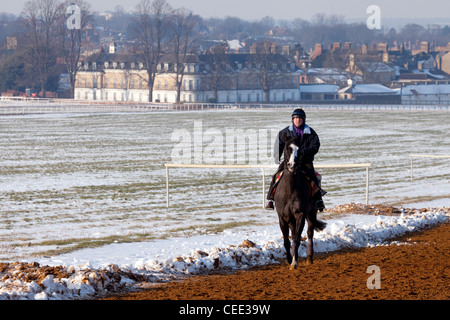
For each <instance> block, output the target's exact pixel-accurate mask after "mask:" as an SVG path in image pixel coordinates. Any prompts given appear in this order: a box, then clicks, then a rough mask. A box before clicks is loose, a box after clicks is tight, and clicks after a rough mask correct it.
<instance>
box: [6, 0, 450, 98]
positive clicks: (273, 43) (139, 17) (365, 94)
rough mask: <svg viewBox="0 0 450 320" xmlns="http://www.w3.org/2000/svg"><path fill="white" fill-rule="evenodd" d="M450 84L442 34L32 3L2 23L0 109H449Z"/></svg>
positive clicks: (157, 6)
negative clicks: (44, 102)
mask: <svg viewBox="0 0 450 320" xmlns="http://www.w3.org/2000/svg"><path fill="white" fill-rule="evenodd" d="M287 10H288V8H287ZM449 81H450V26H448V25H442V24H435V25H426V26H422V25H419V24H406V25H404V26H403V27H402V28H400V29H394V28H390V29H387V28H384V29H383V28H382V29H379V30H376V29H374V30H370V29H369V28H367V26H366V25H365V24H362V23H361V24H358V23H346V22H345V19H344V18H343V17H340V16H335V15H329V16H328V15H325V14H320V13H319V14H317V15H316V16H314V17H313V18H312V19H311V21H307V20H303V19H296V20H293V21H279V20H275V19H273V18H271V17H265V18H262V19H261V20H259V21H245V20H242V19H239V18H235V17H228V18H223V19H218V18H209V19H204V18H202V17H200V16H197V15H194V14H193V13H192V12H190V11H189V10H187V9H184V8H173V7H171V5H170V3H169V2H167V1H165V0H153V1H150V0H142V1H141V2H140V3H139V4H138V5H137V6H136V8H135V11H134V12H125V11H124V10H123V8H122V7H120V6H118V7H116V9H115V10H114V11H112V12H91V10H90V5H89V3H88V2H86V1H82V0H78V1H60V2H58V1H57V0H52V1H45V0H32V1H29V3H28V5H27V6H26V7H25V8H24V9H23V12H22V14H21V15H20V16H15V15H12V14H6V13H3V14H1V13H0V94H1V97H0V99H1V98H8V97H33V98H64V99H77V100H92V101H110V102H115V101H116V102H123V103H127V102H129V103H148V102H154V103H158V102H159V103H286V102H293V103H295V102H308V103H361V104H366V103H373V104H436V105H449V104H450V84H449V83H450V82H449Z"/></svg>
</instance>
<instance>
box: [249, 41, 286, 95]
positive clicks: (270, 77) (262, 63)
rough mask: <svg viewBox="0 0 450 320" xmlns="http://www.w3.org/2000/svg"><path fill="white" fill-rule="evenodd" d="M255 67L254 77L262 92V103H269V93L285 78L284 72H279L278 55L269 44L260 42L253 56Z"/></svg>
mask: <svg viewBox="0 0 450 320" xmlns="http://www.w3.org/2000/svg"><path fill="white" fill-rule="evenodd" d="M254 61H255V65H256V72H255V76H256V78H257V79H258V81H259V84H260V87H261V89H262V90H263V91H264V101H266V102H269V101H270V91H271V90H272V89H274V88H275V87H276V86H277V85H278V84H279V83H280V82H281V81H282V80H283V79H285V78H286V75H285V73H284V72H281V69H279V68H280V66H279V63H280V62H281V63H282V64H283V63H284V62H282V61H280V55H279V54H277V53H276V52H274V49H273V45H272V43H270V42H262V43H260V46H259V51H258V52H257V53H256V54H254Z"/></svg>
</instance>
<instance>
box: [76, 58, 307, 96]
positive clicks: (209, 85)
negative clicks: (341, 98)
mask: <svg viewBox="0 0 450 320" xmlns="http://www.w3.org/2000/svg"><path fill="white" fill-rule="evenodd" d="M143 61H144V59H142V56H140V55H138V54H105V53H102V54H96V55H93V56H91V57H89V58H88V59H86V60H85V61H84V62H82V63H80V71H79V72H78V74H77V79H76V87H75V99H83V100H102V101H123V102H148V101H149V91H150V90H149V86H148V74H147V71H146V70H145V65H144V62H143ZM178 65H179V64H177V63H176V59H175V56H174V55H166V56H163V57H162V58H161V61H160V63H159V64H158V66H157V75H156V77H155V81H154V85H153V98H152V102H168V103H175V102H177V97H178V96H179V101H180V102H217V103H236V102H244V103H253V102H264V101H267V102H285V101H299V100H300V95H299V91H298V85H299V78H300V75H302V73H303V71H301V70H300V69H298V67H297V66H296V65H295V62H294V61H291V60H290V58H289V57H288V56H285V55H280V54H266V55H260V54H222V55H213V54H203V55H191V56H189V57H187V58H186V60H185V63H184V64H183V69H181V70H177V69H178V67H177V66H178ZM180 71H182V72H180ZM177 77H178V81H177ZM178 88H179V90H178Z"/></svg>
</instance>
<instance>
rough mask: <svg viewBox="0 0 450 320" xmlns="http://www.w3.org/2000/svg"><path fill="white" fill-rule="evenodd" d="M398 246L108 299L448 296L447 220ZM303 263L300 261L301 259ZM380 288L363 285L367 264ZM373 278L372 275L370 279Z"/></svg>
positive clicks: (320, 257) (196, 279) (195, 279)
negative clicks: (376, 271) (375, 269)
mask: <svg viewBox="0 0 450 320" xmlns="http://www.w3.org/2000/svg"><path fill="white" fill-rule="evenodd" d="M394 240H396V241H400V242H402V244H401V245H397V244H392V245H390V246H379V247H373V248H364V249H359V250H346V251H339V252H333V253H329V254H318V255H316V257H315V261H314V264H313V265H311V266H305V265H303V263H300V266H299V268H298V269H297V270H294V271H290V270H289V268H288V266H287V264H286V263H282V264H281V265H273V266H267V267H262V268H255V269H253V270H248V271H237V272H234V273H228V274H215V275H208V276H195V277H191V278H188V279H186V280H183V281H180V282H171V283H167V284H162V285H159V286H158V287H153V288H147V289H143V290H141V291H139V292H133V293H129V294H125V295H116V296H112V297H109V298H107V299H108V300H313V299H314V300H342V299H345V300H347V299H349V300H374V299H375V300H376V299H381V300H448V299H450V269H449V261H450V259H449V258H450V224H449V223H446V224H442V225H440V226H438V227H435V228H433V229H428V230H423V231H420V232H415V233H410V234H407V235H405V236H403V237H400V238H396V239H394ZM301 262H302V261H301ZM372 265H375V266H378V267H379V268H380V281H381V282H380V284H381V288H380V289H376V288H375V289H368V286H367V283H368V282H369V283H374V282H373V281H370V280H369V281H368V279H369V277H371V276H374V274H372V273H367V270H368V267H369V266H372ZM371 279H373V278H371Z"/></svg>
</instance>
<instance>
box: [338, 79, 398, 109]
mask: <svg viewBox="0 0 450 320" xmlns="http://www.w3.org/2000/svg"><path fill="white" fill-rule="evenodd" d="M338 95H339V99H340V100H347V101H349V100H351V101H354V102H355V103H374V104H378V103H385V104H400V103H401V94H400V90H395V89H390V88H388V87H385V86H383V85H381V84H377V83H375V84H356V83H355V82H354V81H353V80H349V81H348V86H347V87H345V88H342V89H340V90H339V91H338Z"/></svg>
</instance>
